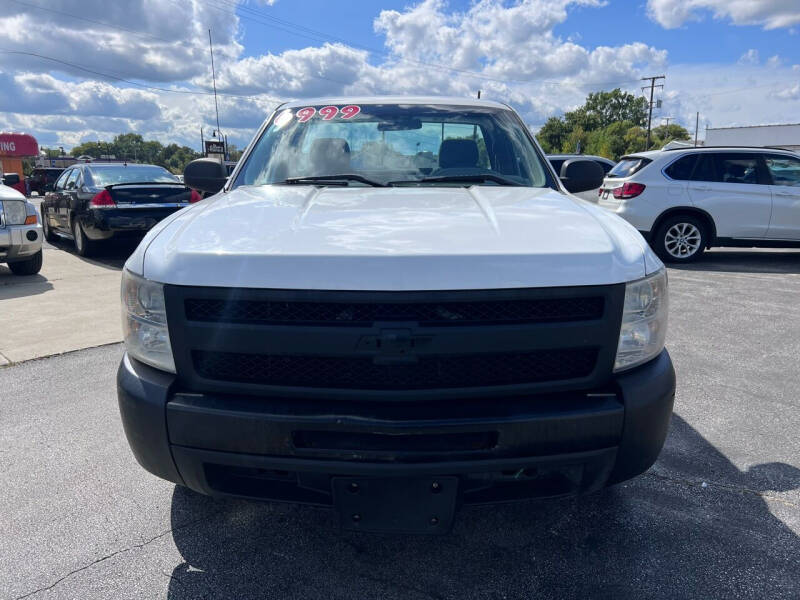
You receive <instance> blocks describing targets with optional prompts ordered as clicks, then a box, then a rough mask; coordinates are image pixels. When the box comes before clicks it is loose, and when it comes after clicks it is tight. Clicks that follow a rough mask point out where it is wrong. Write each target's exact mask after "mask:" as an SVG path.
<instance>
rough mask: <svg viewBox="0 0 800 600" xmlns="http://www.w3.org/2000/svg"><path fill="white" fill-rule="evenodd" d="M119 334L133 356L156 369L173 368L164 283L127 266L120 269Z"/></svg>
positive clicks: (165, 369)
mask: <svg viewBox="0 0 800 600" xmlns="http://www.w3.org/2000/svg"><path fill="white" fill-rule="evenodd" d="M122 335H123V339H124V340H125V347H126V349H127V350H128V354H130V355H131V356H132V357H134V358H135V359H137V360H140V361H142V362H143V363H147V364H148V365H150V366H152V367H156V368H157V369H162V370H163V371H169V372H170V373H174V372H175V360H174V359H173V357H172V346H171V345H170V343H169V330H168V329H167V310H166V305H165V303H164V286H163V285H162V284H160V283H156V282H155V281H150V280H148V279H144V278H142V277H139V276H137V275H134V274H133V273H131V272H130V271H128V270H127V269H123V270H122Z"/></svg>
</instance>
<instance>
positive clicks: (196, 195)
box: [189, 190, 203, 204]
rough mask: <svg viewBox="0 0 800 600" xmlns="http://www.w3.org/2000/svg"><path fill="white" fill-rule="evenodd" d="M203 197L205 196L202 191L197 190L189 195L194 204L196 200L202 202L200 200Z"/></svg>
mask: <svg viewBox="0 0 800 600" xmlns="http://www.w3.org/2000/svg"><path fill="white" fill-rule="evenodd" d="M202 199H203V197H202V196H201V195H200V192H198V191H197V190H192V193H191V195H190V196H189V202H191V203H192V204H194V203H195V202H200V200H202Z"/></svg>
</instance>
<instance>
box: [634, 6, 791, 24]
mask: <svg viewBox="0 0 800 600" xmlns="http://www.w3.org/2000/svg"><path fill="white" fill-rule="evenodd" d="M703 11H709V12H711V13H712V14H713V15H714V18H715V19H727V20H730V21H731V22H732V23H733V24H734V25H758V26H761V27H763V28H764V29H778V28H783V27H791V26H792V25H797V24H800V8H798V2H797V0H648V1H647V14H648V16H649V17H650V18H651V19H653V20H654V21H656V22H657V23H659V24H660V25H661V26H663V27H666V28H667V29H675V28H676V27H680V26H681V25H683V24H684V23H686V22H687V21H697V20H700V19H701V18H702V13H703Z"/></svg>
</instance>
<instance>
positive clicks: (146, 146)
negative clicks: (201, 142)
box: [72, 133, 200, 173]
mask: <svg viewBox="0 0 800 600" xmlns="http://www.w3.org/2000/svg"><path fill="white" fill-rule="evenodd" d="M109 154H110V155H113V156H115V157H116V158H117V159H121V160H129V161H136V162H139V163H146V164H152V165H159V166H161V167H164V168H166V169H169V170H170V171H172V172H173V173H182V172H183V169H184V168H185V167H186V165H187V164H188V163H189V162H191V161H193V160H194V159H195V158H199V157H200V154H199V153H198V152H195V151H194V150H192V149H191V148H189V147H188V146H179V145H178V144H169V145H167V146H163V145H162V144H161V142H158V141H155V140H145V139H144V138H143V137H142V136H141V135H139V134H138V133H122V134H120V135H117V136H115V137H114V139H113V140H112V141H110V142H103V141H98V142H84V143H83V144H80V145H78V146H75V147H74V148H73V149H72V155H73V156H82V155H87V156H91V157H92V158H100V157H101V156H103V155H109Z"/></svg>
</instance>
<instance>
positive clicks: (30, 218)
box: [25, 215, 39, 225]
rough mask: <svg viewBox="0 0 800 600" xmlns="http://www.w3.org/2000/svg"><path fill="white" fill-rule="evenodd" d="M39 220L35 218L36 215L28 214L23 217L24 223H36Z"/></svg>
mask: <svg viewBox="0 0 800 600" xmlns="http://www.w3.org/2000/svg"><path fill="white" fill-rule="evenodd" d="M38 222H39V219H38V218H36V215H28V216H27V217H25V225H36V223H38Z"/></svg>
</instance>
